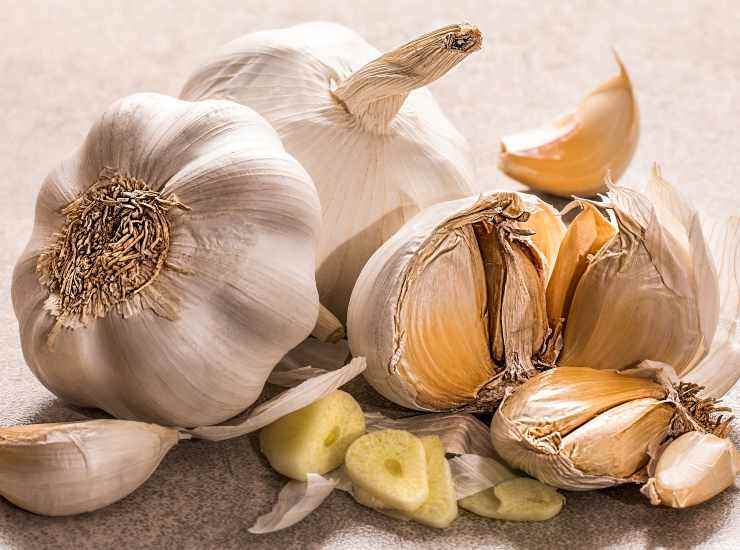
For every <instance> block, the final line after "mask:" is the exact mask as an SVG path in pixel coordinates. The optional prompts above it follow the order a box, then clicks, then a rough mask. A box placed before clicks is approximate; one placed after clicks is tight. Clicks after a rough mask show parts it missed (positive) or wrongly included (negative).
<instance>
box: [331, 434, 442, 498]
mask: <svg viewBox="0 0 740 550" xmlns="http://www.w3.org/2000/svg"><path fill="white" fill-rule="evenodd" d="M345 467H346V469H347V474H348V475H349V477H350V479H351V480H352V483H353V484H354V485H356V486H357V487H360V488H362V489H364V490H365V491H367V492H368V493H370V495H372V496H374V497H375V498H377V499H379V500H380V501H382V502H384V503H386V505H387V506H388V507H391V508H395V509H397V510H400V511H402V512H413V511H414V510H416V509H418V508H419V506H421V505H422V504H423V503H424V501H425V500H426V499H427V498H428V497H429V482H428V475H427V465H426V454H425V452H424V445H423V444H422V442H421V440H420V439H419V438H418V437H416V436H415V435H412V434H410V433H408V432H403V431H400V430H381V431H377V432H371V433H369V434H366V435H363V436H362V437H360V438H359V439H357V440H356V441H355V442H354V443H352V445H350V447H349V449H348V450H347V455H346V457H345Z"/></svg>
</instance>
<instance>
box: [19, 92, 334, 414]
mask: <svg viewBox="0 0 740 550" xmlns="http://www.w3.org/2000/svg"><path fill="white" fill-rule="evenodd" d="M319 223H320V206H319V202H318V196H317V193H316V189H315V187H314V186H313V183H312V182H311V178H310V177H309V176H308V174H307V173H306V172H305V170H303V168H302V167H301V166H300V165H299V164H298V163H297V162H296V161H295V159H293V157H292V156H290V155H289V154H288V153H286V152H285V151H284V149H283V146H282V144H281V142H280V139H279V138H278V136H277V134H276V133H275V131H274V130H273V129H272V128H271V127H270V125H269V124H268V123H267V122H265V120H264V119H263V118H262V117H260V116H259V115H258V114H257V113H255V112H254V111H252V110H250V109H248V108H246V107H244V106H242V105H238V104H236V103H232V102H228V101H203V102H195V103H191V102H187V101H180V100H177V99H174V98H171V97H167V96H163V95H158V94H137V95H132V96H129V97H126V98H124V99H121V100H119V101H118V102H116V103H114V104H113V105H112V106H111V107H110V108H108V109H107V110H106V111H105V112H104V113H103V114H102V116H101V117H100V118H99V119H98V121H97V122H96V123H95V125H94V126H93V128H92V129H91V130H90V133H89V134H88V136H87V139H86V140H85V142H84V143H83V145H82V147H81V148H80V149H79V150H78V151H77V152H76V153H75V154H74V155H73V156H72V157H71V158H69V159H68V160H66V161H64V162H63V163H62V164H61V165H60V166H59V167H57V168H56V169H55V170H54V171H52V172H51V174H49V176H48V177H47V178H46V181H45V182H44V185H43V187H42V188H41V191H40V192H39V195H38V200H37V204H36V221H35V226H34V229H33V234H32V236H31V240H30V242H29V244H28V246H27V248H26V250H25V252H24V253H23V255H22V257H21V258H20V259H19V261H18V264H17V265H16V268H15V272H14V274H13V291H12V293H13V306H14V309H15V313H16V316H17V318H18V322H19V326H20V336H21V344H22V347H23V353H24V357H25V359H26V362H27V363H28V365H29V367H30V368H31V370H32V371H33V372H34V374H35V375H36V376H37V377H38V379H39V380H40V381H41V382H42V383H43V384H44V385H45V386H46V387H47V388H49V390H51V391H52V392H53V393H55V394H56V395H57V396H59V397H61V398H63V399H65V400H67V401H69V402H72V403H75V404H78V405H82V406H87V407H98V408H100V409H103V410H105V411H107V412H109V413H110V414H112V415H114V416H116V417H118V418H124V419H139V420H148V421H154V422H157V423H160V424H166V425H178V426H186V427H190V426H201V425H210V424H215V423H218V422H221V421H223V420H225V419H227V418H230V417H232V416H234V415H236V414H238V413H240V412H241V411H243V410H244V409H246V408H247V407H248V406H249V405H251V404H252V403H253V402H254V401H255V400H256V399H257V397H258V396H259V394H260V392H261V390H262V387H263V385H264V383H265V381H266V379H267V377H268V376H269V374H270V371H271V370H272V368H273V367H274V366H275V364H276V363H277V362H278V361H279V360H280V359H281V357H282V356H283V355H284V354H285V353H286V352H287V351H288V350H290V349H291V348H293V347H294V346H296V345H297V344H298V343H299V342H301V341H302V340H303V339H304V338H305V337H306V336H307V335H308V334H309V333H310V332H311V329H312V328H313V327H314V324H315V322H316V318H317V315H318V307H319V304H318V295H317V291H316V286H315V282H314V271H315V249H316V240H317V237H318V227H319Z"/></svg>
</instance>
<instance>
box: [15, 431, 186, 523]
mask: <svg viewBox="0 0 740 550" xmlns="http://www.w3.org/2000/svg"><path fill="white" fill-rule="evenodd" d="M179 438H180V435H179V434H178V432H177V430H175V429H173V428H165V427H162V426H156V425H154V424H144V423H142V422H130V421H124V420H92V421H89V422H75V423H68V424H35V425H30V426H15V427H11V428H0V495H2V496H3V497H5V498H6V499H8V500H9V501H10V502H12V503H13V504H15V505H16V506H19V507H20V508H23V509H25V510H28V511H30V512H34V513H36V514H42V515H46V516H67V515H72V514H81V513H83V512H91V511H93V510H97V509H99V508H102V507H104V506H107V505H109V504H112V503H113V502H116V501H117V500H120V499H122V498H124V497H126V496H127V495H129V494H130V493H131V492H133V491H135V490H136V489H137V488H138V487H139V486H141V485H142V484H143V483H144V482H145V481H146V480H147V479H148V478H149V476H150V475H151V474H152V473H153V472H154V470H156V469H157V466H159V463H160V462H161V461H162V459H163V458H164V456H165V455H166V454H167V452H168V451H169V450H170V449H171V448H172V447H173V446H174V445H176V444H177V442H178V440H179Z"/></svg>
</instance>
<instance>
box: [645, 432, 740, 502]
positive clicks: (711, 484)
mask: <svg viewBox="0 0 740 550" xmlns="http://www.w3.org/2000/svg"><path fill="white" fill-rule="evenodd" d="M739 472H740V454H738V452H737V449H735V446H734V445H733V444H732V442H731V441H729V440H728V439H723V438H720V437H717V436H715V435H712V434H705V433H701V432H687V433H685V434H683V435H682V436H680V437H678V438H676V439H675V440H673V441H672V442H670V443H669V444H668V445H667V446H666V447H665V449H664V450H663V452H662V454H661V455H660V456H659V458H658V461H657V464H656V466H655V472H654V474H653V476H652V477H651V479H650V481H649V482H648V483H647V484H646V485H645V486H644V487H643V489H642V492H643V493H645V494H646V495H647V496H648V497H649V498H650V501H651V502H652V503H653V504H664V505H665V506H671V507H673V508H687V507H689V506H694V505H696V504H699V503H701V502H704V501H706V500H709V499H710V498H712V497H714V496H716V495H718V494H719V493H721V492H722V491H724V490H725V489H727V488H728V487H730V486H731V485H732V484H733V483H735V478H736V476H737V474H738V473H739Z"/></svg>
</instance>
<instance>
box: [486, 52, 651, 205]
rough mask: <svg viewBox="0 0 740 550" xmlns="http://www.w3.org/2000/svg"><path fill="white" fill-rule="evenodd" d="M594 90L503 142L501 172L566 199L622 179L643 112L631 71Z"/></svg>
mask: <svg viewBox="0 0 740 550" xmlns="http://www.w3.org/2000/svg"><path fill="white" fill-rule="evenodd" d="M615 58H616V60H617V63H618V64H619V74H618V75H616V76H613V77H612V78H610V79H609V80H607V81H606V82H604V83H603V84H602V85H601V86H599V87H598V88H596V89H595V90H593V91H592V92H591V93H590V94H589V95H587V96H586V97H585V98H584V99H583V100H582V101H581V103H580V104H579V105H578V107H577V108H576V110H575V111H573V112H572V113H568V114H566V115H563V116H561V117H560V118H558V119H557V120H556V121H555V122H553V123H551V124H549V125H546V126H543V127H541V128H538V129H536V130H532V131H529V132H523V133H520V134H514V135H511V136H507V137H505V138H503V139H502V140H501V156H500V164H499V167H500V169H501V170H502V171H503V172H504V173H505V174H507V175H509V176H511V177H512V178H514V179H516V180H518V181H520V182H522V183H524V184H526V185H529V186H531V187H532V188H534V189H537V190H539V191H544V192H546V193H551V194H553V195H558V196H561V197H570V196H572V195H574V194H575V195H594V194H596V193H599V192H601V191H604V190H605V185H604V179H605V177H606V176H607V175H611V177H612V178H613V179H614V181H616V180H618V179H619V177H620V176H621V175H622V173H623V172H624V171H625V170H626V169H627V166H628V165H629V163H630V160H632V155H633V154H634V152H635V149H636V147H637V140H638V137H639V133H640V124H639V119H640V115H639V111H638V108H637V101H636V99H635V94H634V92H633V90H632V83H631V82H630V79H629V76H628V75H627V70H626V69H625V68H624V65H623V64H622V61H621V60H620V59H619V56H617V55H616V52H615Z"/></svg>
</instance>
